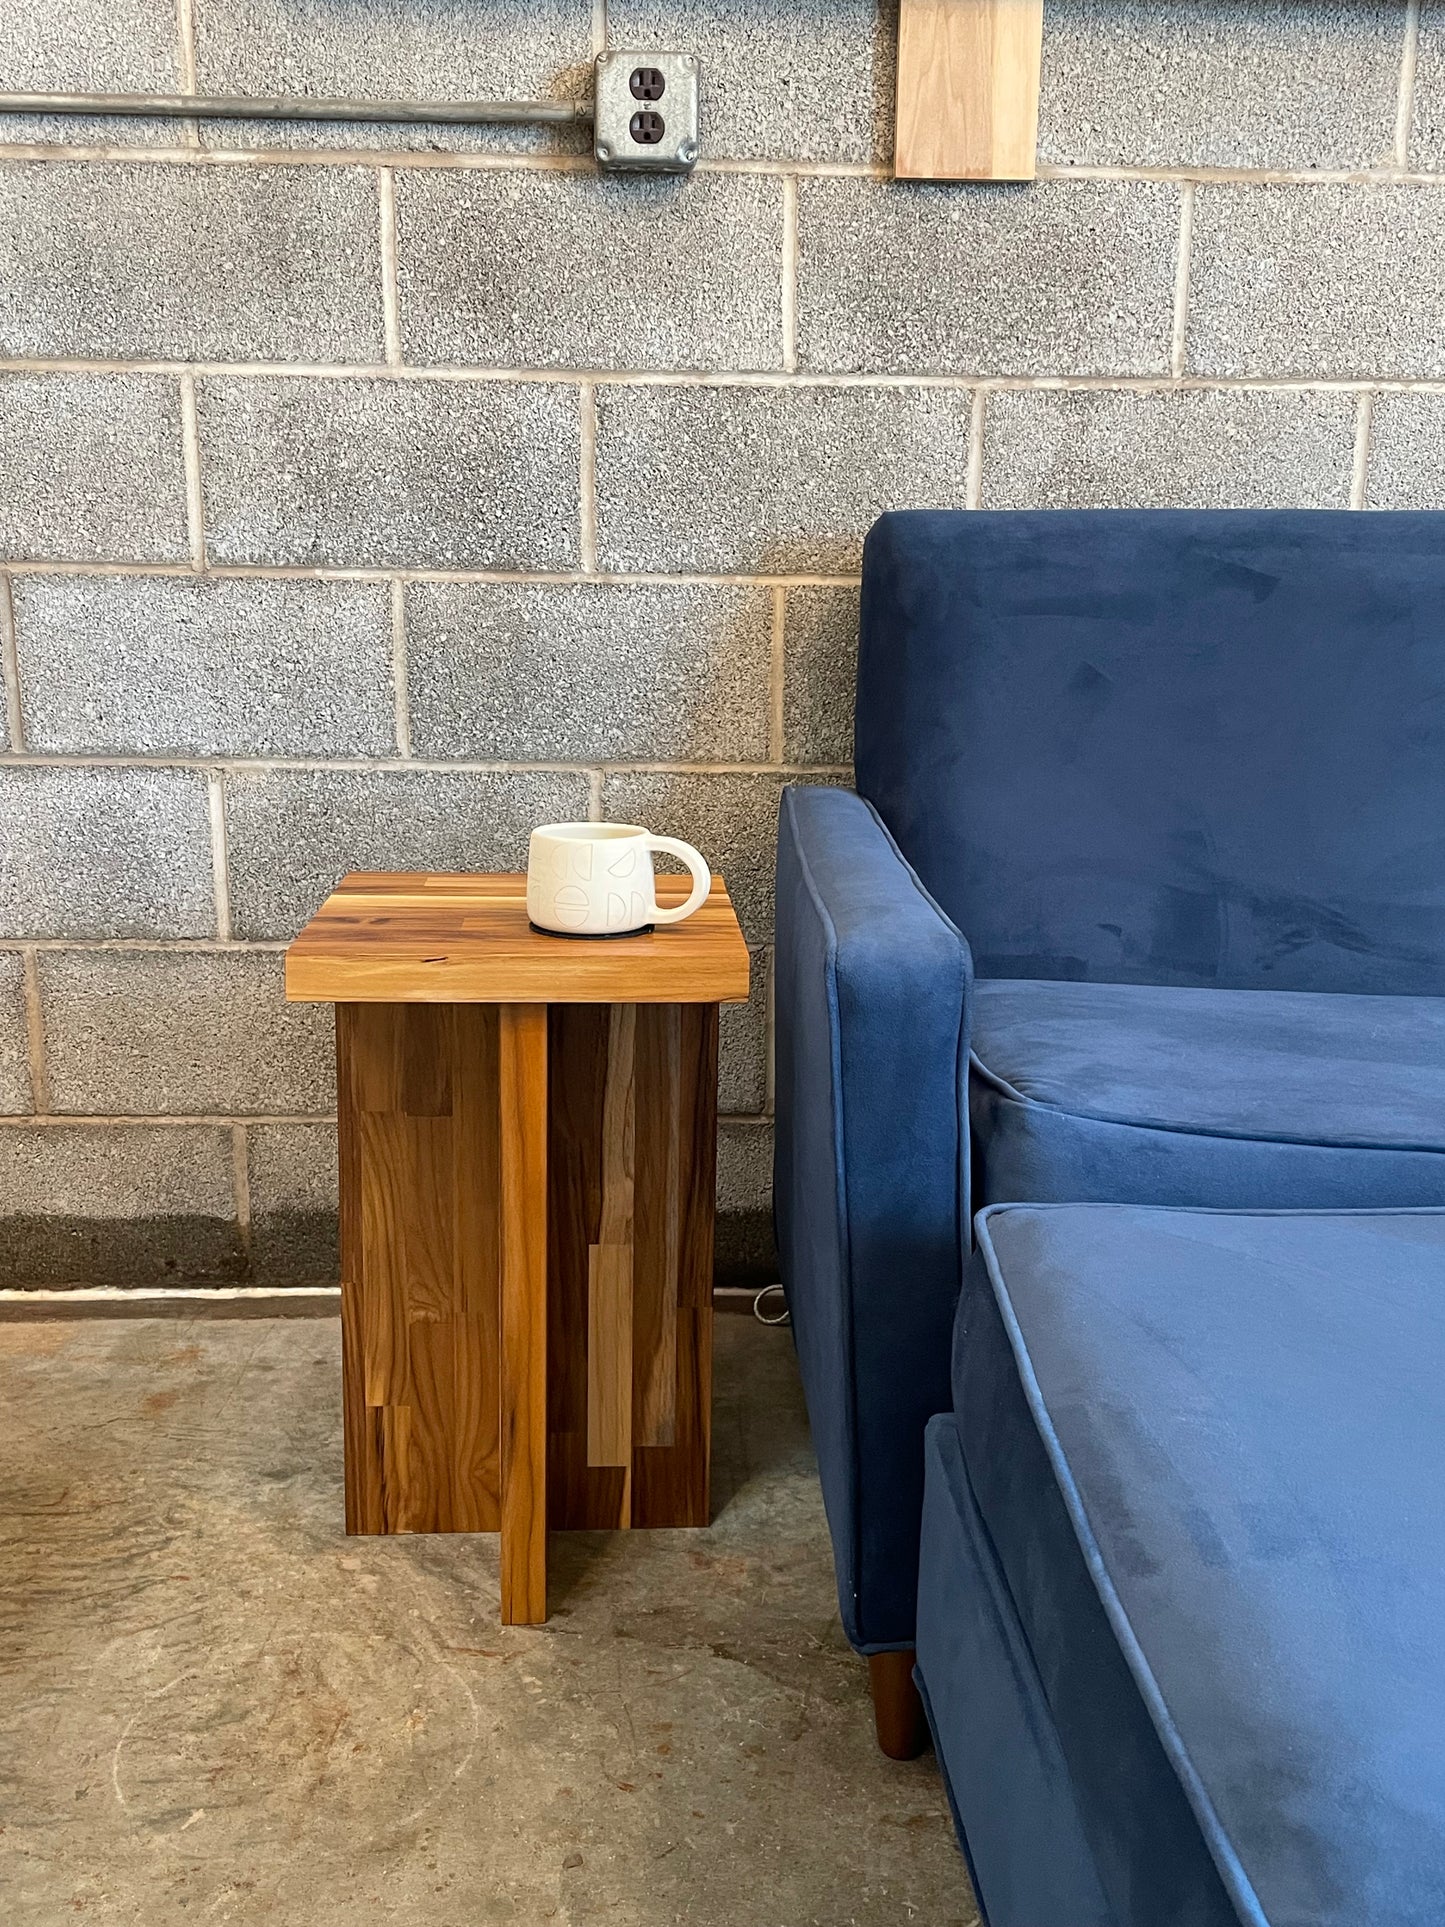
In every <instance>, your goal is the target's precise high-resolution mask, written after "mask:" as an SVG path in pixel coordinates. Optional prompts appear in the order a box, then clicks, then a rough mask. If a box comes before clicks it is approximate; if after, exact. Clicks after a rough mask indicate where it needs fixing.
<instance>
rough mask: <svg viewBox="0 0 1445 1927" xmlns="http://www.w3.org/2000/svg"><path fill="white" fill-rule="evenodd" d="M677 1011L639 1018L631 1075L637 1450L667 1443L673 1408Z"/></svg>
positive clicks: (678, 1217)
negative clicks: (636, 1093)
mask: <svg viewBox="0 0 1445 1927" xmlns="http://www.w3.org/2000/svg"><path fill="white" fill-rule="evenodd" d="M682 1023H683V1018H682V1012H681V1011H680V1010H679V1009H678V1007H677V1006H676V1005H675V1004H664V1005H654V1006H652V1007H650V1008H648V1009H645V1010H643V1011H640V1012H639V1013H638V1034H637V1058H638V1078H639V1081H640V1082H641V1084H642V1085H643V1088H644V1089H645V1090H646V1092H647V1094H648V1095H647V1102H646V1103H645V1104H644V1106H643V1109H642V1115H641V1116H640V1117H639V1119H638V1123H637V1189H638V1191H639V1192H640V1193H641V1194H642V1196H643V1197H645V1199H646V1200H647V1206H646V1209H645V1210H644V1211H643V1212H642V1214H641V1222H640V1224H638V1225H637V1227H636V1230H635V1233H634V1236H635V1238H636V1249H637V1259H636V1262H635V1265H634V1278H633V1302H632V1353H633V1364H632V1392H633V1401H632V1431H633V1438H634V1441H635V1442H636V1444H638V1445H640V1446H641V1445H649V1446H656V1445H671V1444H672V1443H673V1439H674V1432H673V1423H674V1419H675V1416H676V1407H677V1300H678V1290H679V1281H680V1277H681V1239H682V1213H681V1198H680V1196H679V1184H678V1179H679V1173H680V1171H681V1166H682V1150H681V1128H682Z"/></svg>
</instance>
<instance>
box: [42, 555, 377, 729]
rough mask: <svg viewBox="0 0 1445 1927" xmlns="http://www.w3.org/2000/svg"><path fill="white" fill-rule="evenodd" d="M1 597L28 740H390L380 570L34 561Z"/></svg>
mask: <svg viewBox="0 0 1445 1927" xmlns="http://www.w3.org/2000/svg"><path fill="white" fill-rule="evenodd" d="M14 596H15V627H16V645H17V653H18V656H19V662H20V691H21V707H22V712H23V716H24V722H25V740H26V743H27V744H28V746H29V747H30V748H31V749H42V750H54V751H62V752H64V751H86V750H118V751H122V752H129V753H132V754H137V755H144V756H154V755H165V754H167V753H171V752H175V753H188V754H193V755H202V756H206V755H218V756H299V755H306V754H317V755H336V756H363V755H380V756H386V755H394V754H395V753H396V718H395V694H394V688H393V680H392V663H391V649H392V643H391V607H390V596H389V591H388V589H387V587H386V585H385V584H384V583H376V582H285V581H280V582H278V581H255V580H245V579H243V578H238V577H234V576H232V577H226V576H222V577H213V578H210V579H208V580H205V581H197V580H194V579H182V578H179V577H175V576H156V575H146V576H87V575H35V576H21V577H19V578H18V579H17V581H16V582H15V588H14ZM178 665H184V675H181V674H178V673H177V667H178Z"/></svg>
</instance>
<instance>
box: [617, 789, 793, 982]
mask: <svg viewBox="0 0 1445 1927" xmlns="http://www.w3.org/2000/svg"><path fill="white" fill-rule="evenodd" d="M781 789H782V779H781V778H780V777H776V776H725V775H715V774H697V775H694V774H692V773H691V772H686V773H678V772H676V771H673V772H661V771H653V770H619V771H617V772H616V773H615V774H613V775H610V776H608V777H607V778H606V779H605V781H604V782H603V785H602V813H603V815H604V816H605V817H606V818H607V819H608V820H609V821H611V822H614V823H640V824H642V825H643V826H644V828H646V829H649V830H653V831H655V832H656V833H657V834H658V835H659V836H680V837H683V838H684V839H685V840H686V841H687V842H689V843H691V844H694V845H695V846H696V847H697V848H698V849H699V850H701V851H702V853H703V855H704V856H705V857H706V858H707V860H708V862H709V863H710V864H711V866H712V868H713V869H714V870H717V871H721V873H722V875H723V878H724V880H725V881H726V883H727V886H728V895H729V896H730V897H731V898H732V902H733V908H734V909H735V910H736V911H737V913H738V921H739V922H740V923H741V924H742V927H743V934H744V936H745V937H746V938H747V940H748V942H749V943H750V944H763V943H768V942H770V941H771V939H772V934H773V871H774V864H775V860H776V857H777V846H778V829H777V825H778V797H779V794H780V792H781ZM657 864H658V868H659V869H663V868H671V867H672V866H671V864H670V863H668V862H667V860H666V859H663V858H658V859H657Z"/></svg>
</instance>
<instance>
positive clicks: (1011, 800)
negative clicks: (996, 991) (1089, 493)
mask: <svg viewBox="0 0 1445 1927" xmlns="http://www.w3.org/2000/svg"><path fill="white" fill-rule="evenodd" d="M856 723H857V732H856V733H857V749H856V762H857V784H858V789H859V791H860V792H861V794H862V795H864V796H866V797H867V798H868V799H869V800H870V801H871V802H872V803H873V804H874V806H875V807H876V808H877V810H878V811H879V813H880V815H881V816H882V817H883V819H884V821H885V822H886V823H887V824H888V826H889V828H890V829H891V830H892V832H893V834H894V835H895V837H896V838H897V839H898V842H899V843H900V845H901V846H902V848H903V850H904V852H905V854H906V855H907V856H908V857H909V859H910V860H911V861H912V863H913V864H914V866H915V867H916V868H917V870H918V871H919V873H920V875H921V876H922V878H923V880H924V882H925V883H926V884H927V886H928V888H929V889H930V890H931V891H932V892H933V894H934V895H935V897H936V898H937V899H938V900H939V902H940V903H941V904H942V905H943V907H944V908H945V909H946V910H947V911H948V913H949V914H950V915H951V916H952V917H953V919H954V921H955V922H956V923H957V924H958V926H959V928H960V929H961V930H962V931H963V932H964V934H965V935H966V936H967V937H968V938H969V940H970V942H971V943H972V945H973V949H974V959H975V964H976V967H977V970H978V974H979V975H980V976H994V977H1052V978H1072V979H1079V980H1083V981H1090V980H1092V981H1101V982H1118V983H1158V984H1221V985H1229V986H1233V987H1236V988H1241V989H1247V988H1271V987H1274V988H1280V989H1293V990H1332V991H1364V992H1370V991H1377V992H1397V993H1425V994H1445V513H1422V514H1359V513H1348V512H1340V513H1335V512H1325V511H1319V510H1316V511H1296V510H1269V511H1209V512H1197V511H1192V510H1089V511H1079V512H1074V511H1068V512H1063V511H1055V512H1041V513H1033V512H1028V513H1011V514H993V513H980V512H972V513H954V512H941V511H940V512H934V511H909V512H904V513H897V514H892V515H885V516H884V517H883V518H882V520H881V521H880V522H878V524H877V525H876V526H875V527H874V529H873V530H872V532H871V534H870V535H869V537H868V543H867V547H866V550H865V554H864V563H863V608H862V626H861V634H860V645H859V662H858V692H857V717H856Z"/></svg>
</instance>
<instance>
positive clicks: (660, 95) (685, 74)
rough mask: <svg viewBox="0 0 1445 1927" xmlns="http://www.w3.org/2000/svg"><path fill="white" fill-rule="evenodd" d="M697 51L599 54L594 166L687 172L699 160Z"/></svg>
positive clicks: (653, 171) (660, 171)
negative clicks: (688, 52)
mask: <svg viewBox="0 0 1445 1927" xmlns="http://www.w3.org/2000/svg"><path fill="white" fill-rule="evenodd" d="M697 79H698V68H697V56H696V54H677V53H655V52H648V53H628V52H626V51H619V50H617V49H615V48H614V49H611V50H609V51H608V52H607V53H605V54H598V56H597V97H596V105H595V110H594V119H593V126H592V141H593V151H594V152H595V153H596V156H597V165H598V166H599V167H601V168H604V169H606V170H607V171H608V172H609V173H613V172H620V173H648V174H688V173H690V172H691V171H692V165H693V162H694V161H695V160H696V159H697V146H698V84H697Z"/></svg>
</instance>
